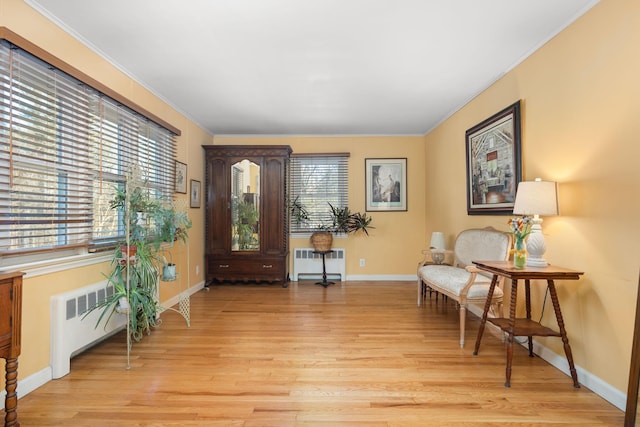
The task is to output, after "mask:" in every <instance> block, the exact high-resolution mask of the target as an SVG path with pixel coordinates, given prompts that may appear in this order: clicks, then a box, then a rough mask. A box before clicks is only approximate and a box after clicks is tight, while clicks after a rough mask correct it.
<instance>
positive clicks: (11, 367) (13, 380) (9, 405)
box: [4, 357, 20, 427]
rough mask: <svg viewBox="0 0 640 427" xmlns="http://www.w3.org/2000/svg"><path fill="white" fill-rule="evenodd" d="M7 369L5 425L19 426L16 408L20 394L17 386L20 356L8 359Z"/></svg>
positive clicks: (7, 426) (8, 426)
mask: <svg viewBox="0 0 640 427" xmlns="http://www.w3.org/2000/svg"><path fill="white" fill-rule="evenodd" d="M5 370H6V376H5V379H6V381H5V389H6V390H7V396H6V397H5V400H4V408H5V416H4V425H5V426H6V427H19V426H20V423H19V422H18V413H17V410H16V408H17V407H18V395H17V394H16V388H17V386H18V358H17V357H15V358H11V359H6V366H5Z"/></svg>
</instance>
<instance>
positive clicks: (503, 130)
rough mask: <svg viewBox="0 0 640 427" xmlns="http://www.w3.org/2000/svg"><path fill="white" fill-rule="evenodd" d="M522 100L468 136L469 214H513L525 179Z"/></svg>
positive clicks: (482, 124) (474, 128)
mask: <svg viewBox="0 0 640 427" xmlns="http://www.w3.org/2000/svg"><path fill="white" fill-rule="evenodd" d="M520 120H521V119H520V100H518V101H517V102H515V103H513V104H511V105H509V106H508V107H506V108H505V109H503V110H501V111H499V112H498V113H496V114H494V115H493V116H491V117H489V118H488V119H486V120H484V121H482V122H481V123H478V124H477V125H475V126H473V127H472V128H470V129H468V130H467V131H466V133H465V140H466V158H467V168H466V169H467V214H468V215H502V214H512V213H513V205H514V203H515V198H516V190H517V188H518V183H519V182H520V181H521V180H522V142H521V123H520Z"/></svg>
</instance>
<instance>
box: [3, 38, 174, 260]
mask: <svg viewBox="0 0 640 427" xmlns="http://www.w3.org/2000/svg"><path fill="white" fill-rule="evenodd" d="M0 119H1V120H0V226H1V228H0V256H3V257H4V256H10V255H12V254H24V253H26V252H42V251H51V250H62V249H68V248H73V247H86V248H91V247H93V246H95V245H99V244H106V243H110V244H114V243H115V241H117V240H118V239H119V238H120V237H122V236H123V234H124V232H123V230H122V228H121V221H119V220H118V218H117V212H115V211H113V210H111V209H109V201H110V200H111V199H113V197H114V195H115V191H116V188H117V187H118V186H123V185H124V180H125V177H126V174H127V172H128V171H129V170H130V168H131V167H132V166H134V165H135V166H138V167H139V169H140V170H142V171H144V173H145V176H144V179H145V180H146V182H148V184H149V187H150V188H151V191H153V192H155V194H156V195H157V196H158V197H165V198H170V197H171V196H172V194H173V182H174V181H173V179H174V159H175V135H174V134H172V133H171V132H170V131H168V130H166V129H164V128H163V127H161V126H159V125H157V124H155V123H154V122H152V121H150V120H148V119H146V118H145V117H143V116H141V115H140V114H138V113H135V112H134V111H133V110H130V109H129V108H127V107H124V106H122V105H120V104H118V103H117V102H116V101H114V100H113V99H111V98H109V97H108V96H106V95H104V94H103V93H101V92H99V91H97V90H95V89H93V88H91V87H89V86H87V85H86V84H84V83H82V82H81V81H79V80H77V79H75V78H73V77H71V76H69V75H68V74H66V73H64V72H63V71H61V70H58V69H56V68H55V67H52V66H51V65H49V64H47V63H45V62H43V61H41V60H39V59H38V58H36V57H34V56H32V55H31V54H29V53H27V52H25V51H24V50H22V49H20V48H18V47H16V46H14V45H12V44H10V43H9V42H7V41H5V40H2V41H0Z"/></svg>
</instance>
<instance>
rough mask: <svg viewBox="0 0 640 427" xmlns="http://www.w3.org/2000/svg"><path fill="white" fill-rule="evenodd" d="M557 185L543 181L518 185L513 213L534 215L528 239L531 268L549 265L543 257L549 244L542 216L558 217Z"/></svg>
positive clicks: (528, 263) (524, 182) (537, 179)
mask: <svg viewBox="0 0 640 427" xmlns="http://www.w3.org/2000/svg"><path fill="white" fill-rule="evenodd" d="M556 187H557V185H556V183H555V182H552V181H542V180H541V179H540V178H536V180H535V181H522V182H520V183H519V184H518V191H517V192H516V201H515V203H514V206H513V213H514V214H516V215H533V225H532V226H531V234H529V238H528V239H527V252H528V253H529V256H528V257H527V265H528V266H529V267H546V266H547V265H549V264H548V263H547V261H545V259H544V258H543V257H542V256H543V255H544V253H545V251H546V250H547V244H546V243H545V241H544V235H543V234H542V218H540V215H558V192H557V190H556Z"/></svg>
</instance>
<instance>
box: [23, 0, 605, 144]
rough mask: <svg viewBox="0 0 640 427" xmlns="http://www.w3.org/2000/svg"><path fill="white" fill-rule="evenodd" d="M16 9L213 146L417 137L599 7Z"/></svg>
mask: <svg viewBox="0 0 640 427" xmlns="http://www.w3.org/2000/svg"><path fill="white" fill-rule="evenodd" d="M25 1H26V2H27V3H28V4H30V5H31V6H33V7H35V8H36V9H37V10H39V11H40V12H41V13H43V14H44V15H45V16H47V17H48V18H50V19H51V20H53V21H54V22H56V23H57V24H58V25H60V26H61V27H63V28H64V29H65V30H66V31H67V32H69V33H71V34H73V35H74V36H75V37H77V38H78V39H79V40H81V41H82V42H83V43H85V44H86V45H88V46H89V47H91V48H92V49H93V50H95V51H96V52H98V53H99V54H100V55H102V56H103V57H105V58H106V59H107V60H108V61H110V62H111V63H113V64H114V65H115V66H116V67H118V68H119V69H121V70H122V71H124V72H125V73H126V74H128V75H129V76H131V77H132V78H133V79H135V80H136V81H138V82H139V83H141V84H142V85H144V86H145V87H146V88H148V89H149V90H151V91H152V92H153V93H155V94H156V95H157V96H159V97H160V98H162V99H163V100H165V101H166V102H167V103H169V104H170V105H171V106H173V107H174V108H176V109H177V110H179V111H180V112H182V113H183V114H185V115H186V116H187V117H189V118H190V119H192V120H193V121H195V122H196V123H198V124H199V125H200V126H202V127H204V128H205V129H207V130H208V131H209V132H210V133H212V134H214V135H423V134H425V133H427V132H428V131H430V130H431V129H433V128H434V127H435V126H436V125H438V124H439V123H440V122H442V121H443V120H444V119H446V118H447V117H448V116H450V115H451V114H452V113H454V112H455V111H456V110H458V109H459V108H460V107H462V106H463V105H464V104H465V103H467V102H468V101H469V100H471V99H472V98H473V97H474V96H476V95H477V94H478V93H480V92H481V91H482V90H484V89H486V88H487V87H488V86H489V85H490V84H491V83H493V82H494V81H496V80H497V79H498V78H500V77H501V76H502V75H503V74H504V73H506V72H507V71H509V70H510V69H511V68H513V67H514V66H515V65H517V64H518V63H519V62H521V61H522V60H523V59H524V58H526V57H527V56H528V55H530V54H531V53H532V52H534V51H535V50H536V49H538V48H539V47H541V46H542V44H544V43H545V42H547V41H548V40H549V39H550V38H552V37H553V36H554V35H556V34H557V33H558V32H560V31H561V30H562V29H564V28H565V27H566V26H567V25H569V24H570V23H571V22H573V21H574V20H575V19H577V18H578V17H579V16H580V15H582V14H583V13H584V12H586V11H587V10H588V9H590V8H591V7H592V6H593V5H594V4H595V3H597V0H187V1H181V2H179V1H176V0H171V1H169V0H108V1H105V0H25ZM513 101H514V102H515V101H516V100H515V99H514V100H513ZM507 104H508V103H505V106H506V105H507Z"/></svg>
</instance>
